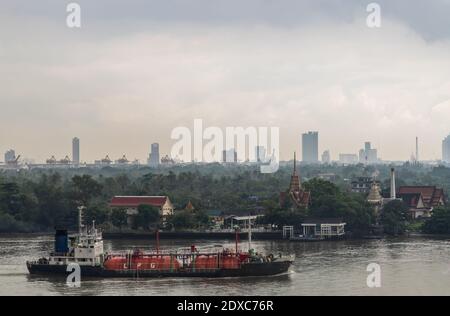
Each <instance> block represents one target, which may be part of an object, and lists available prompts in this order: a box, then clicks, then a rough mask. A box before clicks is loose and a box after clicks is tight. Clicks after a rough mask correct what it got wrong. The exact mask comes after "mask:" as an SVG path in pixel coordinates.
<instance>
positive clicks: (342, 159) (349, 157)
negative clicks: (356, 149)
mask: <svg viewBox="0 0 450 316" xmlns="http://www.w3.org/2000/svg"><path fill="white" fill-rule="evenodd" d="M339 163H340V164H343V165H354V164H357V163H358V155H355V154H339Z"/></svg>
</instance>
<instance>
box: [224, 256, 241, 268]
mask: <svg viewBox="0 0 450 316" xmlns="http://www.w3.org/2000/svg"><path fill="white" fill-rule="evenodd" d="M221 260H222V267H223V268H224V269H239V257H237V256H233V255H228V256H223V257H222V258H221Z"/></svg>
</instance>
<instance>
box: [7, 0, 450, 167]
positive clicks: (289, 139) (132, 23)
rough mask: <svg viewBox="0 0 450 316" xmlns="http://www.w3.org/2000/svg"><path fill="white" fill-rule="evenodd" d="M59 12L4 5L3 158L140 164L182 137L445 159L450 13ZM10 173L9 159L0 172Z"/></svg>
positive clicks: (198, 0) (98, 5)
mask: <svg viewBox="0 0 450 316" xmlns="http://www.w3.org/2000/svg"><path fill="white" fill-rule="evenodd" d="M69 2H70V1H61V0H34V1H29V0H10V1H6V0H2V1H1V2H0V109H1V111H0V151H1V152H4V151H6V150H7V149H9V148H14V149H16V152H17V153H20V154H22V156H24V157H27V158H34V159H35V160H36V161H43V160H45V159H46V158H49V157H50V156H51V155H56V156H57V158H63V157H64V156H65V155H66V154H69V155H70V154H71V139H72V137H74V136H78V137H79V138H80V139H81V158H82V160H83V161H92V160H94V159H99V158H101V157H103V156H105V155H106V154H109V155H110V157H111V158H114V159H117V158H119V157H120V156H122V154H124V153H125V154H127V156H128V158H129V159H134V158H139V159H141V160H142V161H143V160H144V159H146V157H147V155H148V152H149V149H150V144H151V143H153V142H159V143H160V144H161V153H162V154H166V153H169V152H170V148H171V146H172V144H173V141H171V140H170V133H171V131H172V129H173V128H175V127H178V126H186V127H189V128H192V127H193V120H194V119H195V118H200V119H203V120H204V124H205V125H206V126H219V127H226V126H243V127H247V126H255V127H257V126H279V127H280V137H281V139H280V142H281V158H282V159H289V158H290V157H291V155H292V154H291V153H292V152H293V151H294V150H296V151H300V134H301V133H303V132H306V131H308V130H318V131H319V132H320V152H322V151H323V150H325V149H330V150H331V154H332V156H333V158H334V159H337V158H338V154H339V153H355V154H356V153H357V151H358V150H359V149H360V148H362V147H363V142H364V141H372V143H373V144H374V146H375V147H378V148H379V152H380V155H381V157H382V158H383V159H387V160H397V159H398V160H406V159H409V157H410V155H411V153H412V152H413V151H414V146H415V137H416V136H419V137H420V139H421V156H422V158H423V159H436V158H440V157H441V142H442V139H443V138H444V137H445V136H446V135H448V134H449V133H450V123H449V121H450V120H449V119H450V0H434V1H423V0H417V1H412V0H389V1H378V3H379V4H380V5H381V9H382V12H381V13H382V25H381V28H376V29H371V28H368V27H367V25H366V18H367V15H368V13H367V12H366V6H367V4H368V3H370V2H371V1H360V0H341V1H338V0H335V1H332V0H330V1H318V0H310V1H301V0H239V1H237V0H164V1H163V0H160V1H149V0H127V1H125V0H123V1H118V0H107V1H106V0H102V1H99V0H96V1H95V3H94V1H92V0H79V1H76V2H77V3H79V4H80V5H81V9H82V12H81V19H82V27H81V29H70V28H68V27H67V26H66V16H67V13H66V5H67V4H68V3H69ZM0 160H3V159H0Z"/></svg>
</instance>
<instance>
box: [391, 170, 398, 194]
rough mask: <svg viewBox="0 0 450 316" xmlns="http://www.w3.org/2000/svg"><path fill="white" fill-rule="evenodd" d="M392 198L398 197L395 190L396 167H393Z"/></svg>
mask: <svg viewBox="0 0 450 316" xmlns="http://www.w3.org/2000/svg"><path fill="white" fill-rule="evenodd" d="M391 199H392V200H395V199H397V193H396V190H395V169H394V168H392V169H391Z"/></svg>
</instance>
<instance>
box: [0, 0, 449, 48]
mask: <svg viewBox="0 0 450 316" xmlns="http://www.w3.org/2000/svg"><path fill="white" fill-rule="evenodd" d="M74 2H77V3H79V4H80V5H81V6H82V9H83V14H84V19H85V25H87V26H88V27H91V28H92V29H91V30H94V31H95V27H98V28H99V29H109V30H110V31H111V30H112V32H110V33H109V35H110V36H114V35H115V34H120V33H123V32H139V31H144V30H145V28H146V27H148V26H150V25H154V23H204V24H210V25H224V24H234V25H236V24H265V25H272V26H280V27H290V26H301V25H308V24H314V23H322V22H324V21H327V22H330V23H334V22H340V23H351V22H353V21H354V20H355V19H364V18H365V16H366V14H367V13H366V6H367V4H369V3H371V2H377V3H379V4H380V5H381V7H382V13H383V16H384V17H386V18H389V19H393V20H396V21H399V22H402V23H404V24H406V25H408V26H409V27H410V28H412V29H413V30H415V31H416V32H417V33H419V34H421V35H422V36H423V38H425V39H427V40H440V39H449V38H450V22H449V21H450V0H433V1H423V0H376V1H373V0H367V1H361V0H244V1H243V0H190V1H189V0H164V1H162V0H157V1H156V0H128V1H124V0H97V1H91V0H74ZM67 3H68V2H67ZM65 5H66V3H65V2H63V1H60V0H38V1H29V0H14V1H6V2H3V3H2V4H0V8H1V10H0V12H4V13H5V14H8V15H10V14H13V15H22V16H41V17H46V18H49V19H52V20H54V21H61V20H63V19H64V15H63V14H61V13H62V12H64V8H65Z"/></svg>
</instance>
